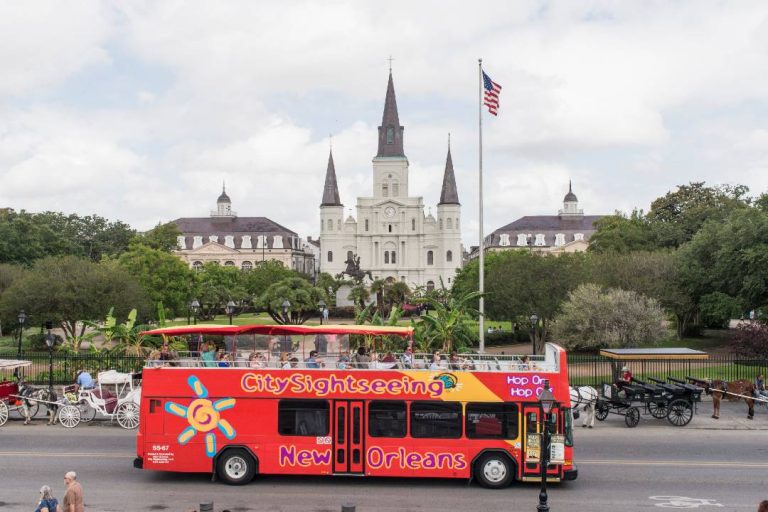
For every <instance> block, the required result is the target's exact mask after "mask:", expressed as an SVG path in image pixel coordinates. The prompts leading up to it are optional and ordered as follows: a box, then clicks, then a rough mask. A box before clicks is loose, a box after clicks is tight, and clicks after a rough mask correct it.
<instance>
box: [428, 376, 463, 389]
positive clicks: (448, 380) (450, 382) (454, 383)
mask: <svg viewBox="0 0 768 512" xmlns="http://www.w3.org/2000/svg"><path fill="white" fill-rule="evenodd" d="M434 380H439V381H442V383H443V386H444V387H445V389H446V390H452V389H456V390H458V389H461V384H459V379H457V378H456V376H455V375H454V374H452V373H441V374H440V375H438V376H437V377H435V378H434Z"/></svg>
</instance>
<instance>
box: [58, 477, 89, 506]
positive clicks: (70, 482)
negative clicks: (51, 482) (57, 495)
mask: <svg viewBox="0 0 768 512" xmlns="http://www.w3.org/2000/svg"><path fill="white" fill-rule="evenodd" d="M64 484H65V485H66V486H67V491H66V492H65V493H64V499H63V500H61V502H62V504H63V505H64V506H63V509H64V510H63V512H85V504H84V502H83V486H82V485H80V482H78V481H77V473H75V472H74V471H68V472H67V474H65V475H64Z"/></svg>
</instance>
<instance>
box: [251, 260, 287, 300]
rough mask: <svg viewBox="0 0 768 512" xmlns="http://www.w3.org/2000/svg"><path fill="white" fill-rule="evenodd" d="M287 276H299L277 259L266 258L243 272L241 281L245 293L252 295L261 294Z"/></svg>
mask: <svg viewBox="0 0 768 512" xmlns="http://www.w3.org/2000/svg"><path fill="white" fill-rule="evenodd" d="M289 277H301V276H300V274H299V273H297V272H296V271H295V270H292V269H290V268H288V267H286V266H285V265H283V264H282V263H281V262H279V261H277V260H266V261H262V262H259V263H257V264H256V265H255V266H254V267H253V268H252V269H251V270H248V271H245V272H243V280H242V282H243V286H244V287H245V291H246V293H247V294H248V295H249V296H252V297H253V296H259V295H261V294H262V293H264V292H265V291H267V288H269V287H270V286H272V285H273V284H275V283H277V282H280V281H282V280H283V279H288V278H289Z"/></svg>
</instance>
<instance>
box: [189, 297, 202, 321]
mask: <svg viewBox="0 0 768 512" xmlns="http://www.w3.org/2000/svg"><path fill="white" fill-rule="evenodd" d="M189 310H190V311H192V320H193V321H194V324H193V325H197V312H198V311H200V302H198V300H197V299H192V302H190V303H189Z"/></svg>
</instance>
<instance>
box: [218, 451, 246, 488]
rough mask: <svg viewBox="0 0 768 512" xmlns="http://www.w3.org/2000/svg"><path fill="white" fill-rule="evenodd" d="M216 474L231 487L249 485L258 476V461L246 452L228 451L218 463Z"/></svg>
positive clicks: (220, 457)
mask: <svg viewBox="0 0 768 512" xmlns="http://www.w3.org/2000/svg"><path fill="white" fill-rule="evenodd" d="M216 473H217V474H218V476H219V478H221V479H222V480H223V481H224V482H225V483H228V484H229V485H243V484H247V483H248V482H250V481H251V480H253V477H254V476H256V461H255V460H254V459H253V457H252V456H251V454H250V453H248V452H247V451H245V450H242V449H239V448H235V449H232V450H227V451H226V452H224V453H223V454H221V456H219V460H218V461H217V462H216Z"/></svg>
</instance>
